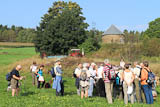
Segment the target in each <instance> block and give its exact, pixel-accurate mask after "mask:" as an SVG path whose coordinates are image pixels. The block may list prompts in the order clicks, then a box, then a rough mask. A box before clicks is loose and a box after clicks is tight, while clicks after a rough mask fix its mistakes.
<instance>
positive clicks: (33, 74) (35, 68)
mask: <svg viewBox="0 0 160 107" xmlns="http://www.w3.org/2000/svg"><path fill="white" fill-rule="evenodd" d="M37 68H38V66H37V63H36V62H35V61H33V64H32V65H31V66H30V71H31V73H32V84H33V85H37V77H36V74H35V72H36V70H37Z"/></svg>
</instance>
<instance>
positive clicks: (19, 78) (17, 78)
mask: <svg viewBox="0 0 160 107" xmlns="http://www.w3.org/2000/svg"><path fill="white" fill-rule="evenodd" d="M13 78H14V79H16V80H22V78H23V77H17V76H16V75H13Z"/></svg>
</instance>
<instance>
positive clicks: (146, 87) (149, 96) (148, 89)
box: [142, 85, 153, 104]
mask: <svg viewBox="0 0 160 107" xmlns="http://www.w3.org/2000/svg"><path fill="white" fill-rule="evenodd" d="M142 87H143V91H144V94H145V98H146V103H147V104H153V95H152V87H151V86H150V85H143V86H142Z"/></svg>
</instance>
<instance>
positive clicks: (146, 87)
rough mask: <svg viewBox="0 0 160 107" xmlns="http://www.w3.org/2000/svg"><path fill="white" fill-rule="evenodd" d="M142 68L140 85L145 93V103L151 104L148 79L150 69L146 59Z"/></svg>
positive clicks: (150, 90)
mask: <svg viewBox="0 0 160 107" xmlns="http://www.w3.org/2000/svg"><path fill="white" fill-rule="evenodd" d="M143 66H144V68H143V69H142V72H141V85H142V88H143V91H144V94H145V98H146V103H147V104H153V95H152V84H150V82H149V81H148V80H149V79H150V78H151V75H150V74H151V73H152V72H151V70H150V69H149V63H148V61H144V62H143Z"/></svg>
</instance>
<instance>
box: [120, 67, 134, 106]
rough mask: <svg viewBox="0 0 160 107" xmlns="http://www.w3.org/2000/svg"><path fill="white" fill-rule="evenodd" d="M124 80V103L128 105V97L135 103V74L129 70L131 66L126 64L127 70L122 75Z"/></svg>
mask: <svg viewBox="0 0 160 107" xmlns="http://www.w3.org/2000/svg"><path fill="white" fill-rule="evenodd" d="M122 78H123V92H124V103H125V104H128V95H129V96H130V98H131V103H132V104H133V103H134V93H133V82H134V74H133V73H132V71H131V70H130V69H129V64H125V70H124V72H123V74H122Z"/></svg>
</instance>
